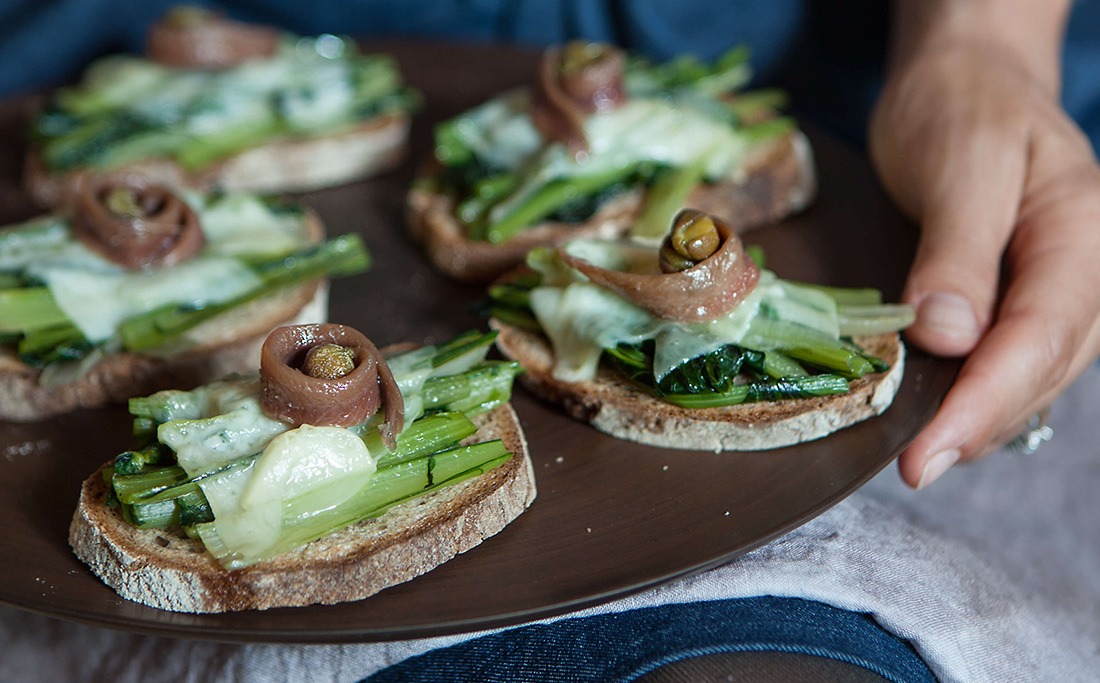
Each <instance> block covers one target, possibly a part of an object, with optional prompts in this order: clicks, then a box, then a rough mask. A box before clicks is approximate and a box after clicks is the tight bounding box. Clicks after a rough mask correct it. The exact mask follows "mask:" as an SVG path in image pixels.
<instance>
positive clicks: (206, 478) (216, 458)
mask: <svg viewBox="0 0 1100 683" xmlns="http://www.w3.org/2000/svg"><path fill="white" fill-rule="evenodd" d="M494 338H495V333H488V334H483V333H478V332H469V333H466V334H463V335H460V336H459V337H456V338H454V339H452V340H450V341H448V342H444V343H442V344H438V345H435V346H429V347H424V348H420V349H416V350H412V351H406V352H401V353H397V354H391V355H388V356H387V364H389V365H390V368H391V370H392V371H393V374H394V378H395V380H396V381H397V384H398V386H399V387H400V390H401V394H402V398H403V399H404V402H405V411H406V412H405V415H406V422H405V428H404V429H403V431H402V432H401V433H400V434H399V435H398V437H397V439H396V445H395V447H394V448H393V449H392V450H391V449H388V448H386V447H385V446H384V445H383V444H382V441H381V439H380V437H379V434H378V430H377V425H378V424H379V421H380V419H381V418H380V414H378V413H376V414H375V415H373V416H370V417H369V418H368V419H367V420H366V421H365V422H363V423H361V424H358V425H354V426H352V427H348V428H347V430H348V432H350V433H351V434H354V435H355V436H357V437H358V438H359V439H362V441H363V445H364V446H365V447H366V449H367V450H368V451H369V452H370V454H371V455H372V457H373V458H374V461H375V462H374V464H375V466H376V469H374V470H373V473H372V474H370V475H369V476H368V477H367V478H366V479H365V480H364V481H360V479H362V477H359V476H358V474H357V473H356V472H354V471H352V472H347V473H342V472H335V473H329V474H328V475H327V476H318V477H316V480H315V481H312V482H309V485H308V486H305V487H304V488H302V487H300V486H299V488H298V489H296V490H295V491H293V492H291V493H288V494H286V495H285V496H284V497H282V498H281V499H279V501H278V505H277V506H276V507H277V509H278V510H280V512H278V517H279V519H278V520H277V521H276V522H275V523H274V527H275V529H276V531H277V533H275V534H274V535H272V536H271V537H270V538H269V540H268V542H267V543H265V544H264V545H263V548H262V549H260V550H256V549H255V548H253V549H251V550H247V549H244V547H243V546H241V545H240V544H235V543H234V541H233V540H232V537H233V534H234V533H235V529H233V528H230V529H229V531H226V530H225V529H224V528H222V527H221V526H219V519H218V516H217V513H216V510H217V509H219V506H220V507H221V508H222V509H225V507H226V506H227V505H228V504H229V503H228V502H227V500H226V496H229V497H230V498H232V497H234V496H240V495H242V494H241V493H240V492H241V491H247V490H249V489H248V487H249V486H250V478H254V477H259V476H260V475H258V474H256V471H257V470H258V468H259V466H258V465H257V464H256V463H257V461H258V460H260V459H262V458H263V457H264V455H265V454H266V453H267V452H268V450H269V449H270V448H271V447H272V443H273V442H274V441H275V440H276V438H277V437H279V436H280V435H283V434H287V433H288V431H290V430H291V429H292V425H290V424H287V423H283V422H280V421H277V420H274V419H273V418H271V417H268V416H267V415H265V414H264V412H263V410H262V408H261V407H260V401H261V398H260V381H259V378H258V377H256V376H240V377H230V378H226V379H224V380H221V381H219V382H215V383H213V384H211V385H206V386H203V387H199V388H197V389H194V390H192V391H164V392H159V393H156V394H153V395H151V396H147V397H142V398H135V399H132V400H131V401H130V412H131V414H132V415H133V416H134V418H135V430H134V431H135V434H136V435H137V438H138V439H139V444H140V443H146V445H145V446H144V447H142V448H140V449H139V450H137V451H128V452H125V453H122V454H120V455H119V456H117V457H116V458H115V460H114V462H113V463H112V464H111V465H110V466H108V467H106V468H104V470H103V476H104V481H105V483H106V484H107V485H108V488H109V493H108V498H107V504H108V505H111V506H116V507H118V508H119V510H120V512H121V514H122V515H123V518H124V519H125V520H126V521H127V522H129V523H130V524H133V525H134V526H136V527H138V528H142V529H148V528H160V527H184V530H185V531H187V532H188V533H189V534H190V535H192V536H193V537H197V538H199V539H201V540H202V542H203V543H204V545H205V546H206V548H207V550H208V551H209V552H210V553H211V554H212V555H214V557H215V558H216V559H217V560H218V561H219V562H220V563H221V564H222V565H223V566H224V567H226V568H228V569H235V568H240V567H243V566H247V565H249V564H252V563H254V562H256V561H259V560H261V559H264V558H266V557H271V556H273V555H276V554H279V553H282V552H285V551H288V550H292V549H294V548H296V547H298V546H299V545H301V544H303V543H306V542H308V541H311V540H314V539H316V538H320V537H322V536H325V535H328V534H330V533H332V532H333V531H335V530H337V529H340V528H343V527H344V526H347V525H348V524H351V523H354V522H356V521H359V520H362V519H367V518H370V517H375V516H378V515H381V514H384V513H385V512H386V510H388V509H389V508H391V507H393V506H394V505H397V504H399V503H401V502H404V501H406V500H409V499H411V498H414V497H416V496H421V495H424V494H426V493H430V492H432V491H437V490H439V489H441V488H444V487H446V486H450V485H453V484H456V483H458V482H461V481H464V480H465V479H468V478H470V477H474V476H477V475H479V474H482V473H484V472H487V471H489V470H491V469H493V468H495V467H497V466H499V465H501V464H503V463H504V462H506V461H507V460H508V459H509V458H510V457H511V455H512V454H511V452H509V451H508V450H507V449H506V448H505V447H504V446H503V444H502V443H501V442H500V441H499V440H486V441H483V442H477V443H469V441H470V440H471V437H473V439H475V440H476V432H477V428H476V426H475V425H474V423H473V422H472V421H471V418H473V417H475V416H477V415H480V414H482V413H485V412H487V411H490V410H492V409H494V408H496V407H497V406H499V405H501V404H502V403H504V402H506V401H508V400H509V398H510V396H511V387H512V383H513V380H514V378H515V376H516V374H518V373H519V372H520V371H521V369H520V367H519V364H518V363H514V362H507V363H506V362H500V361H488V360H486V359H485V356H486V353H487V351H488V349H489V347H490V346H491V345H492V342H493V339H494ZM242 444H243V445H242ZM203 450H206V451H207V452H201V453H200V452H198V451H203ZM177 459H178V460H179V463H177ZM185 460H186V463H187V464H186V466H184V465H183V462H184V461H185ZM196 463H202V464H199V465H197V464H196ZM303 473H304V474H303V476H306V475H307V474H308V472H306V471H305V470H303ZM252 485H255V484H254V483H253V484H252ZM226 491H228V493H226ZM331 491H341V494H340V495H338V496H335V497H334V496H330V495H322V494H327V493H328V492H331ZM250 495H253V496H255V492H252V493H251V494H250ZM231 521H232V522H233V523H234V524H239V523H240V521H239V520H231ZM262 525H263V524H262V523H261V526H262ZM245 545H247V544H245Z"/></svg>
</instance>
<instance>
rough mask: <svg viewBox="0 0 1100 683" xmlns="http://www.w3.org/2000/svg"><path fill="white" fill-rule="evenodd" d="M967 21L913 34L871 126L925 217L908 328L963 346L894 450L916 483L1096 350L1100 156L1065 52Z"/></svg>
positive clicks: (953, 347)
mask: <svg viewBox="0 0 1100 683" xmlns="http://www.w3.org/2000/svg"><path fill="white" fill-rule="evenodd" d="M917 2H921V0H917ZM933 4H936V3H927V5H926V6H931V5H933ZM941 4H942V3H941ZM955 26H956V27H957V26H958V23H957V22H956V24H955ZM959 35H960V32H959V31H958V30H956V29H952V30H950V31H944V32H943V33H942V34H941V35H940V36H939V38H938V39H933V40H924V41H911V42H910V48H911V49H910V50H908V52H906V53H903V54H902V55H901V56H900V58H899V59H898V60H897V61H896V62H895V65H894V69H893V71H892V73H891V75H890V77H889V78H888V81H887V85H886V88H885V90H884V92H883V95H882V97H881V99H880V101H879V103H878V105H877V107H876V109H875V112H874V114H873V116H872V121H871V127H870V131H869V134H870V139H869V142H870V151H871V157H872V160H873V162H874V164H875V167H876V169H877V171H878V173H879V176H880V178H881V179H882V181H883V183H884V185H885V187H886V189H887V191H888V192H889V193H890V194H891V195H892V196H893V198H894V199H895V201H897V202H898V204H899V205H900V206H901V208H902V209H903V210H904V211H905V212H906V213H908V214H909V215H910V216H911V217H913V218H914V219H915V220H916V221H917V222H918V223H919V224H920V228H921V237H920V241H919V245H918V248H917V253H916V257H915V259H914V263H913V266H912V269H911V270H910V273H909V278H908V281H907V284H906V286H905V290H904V293H903V299H904V300H905V301H908V302H910V303H912V304H914V305H915V306H916V308H917V321H916V323H915V324H914V325H913V326H912V327H911V328H910V329H909V330H908V332H907V335H908V338H909V340H910V341H912V342H913V343H914V344H916V345H917V346H920V347H922V348H924V349H925V350H927V351H929V352H931V353H933V354H937V355H943V356H964V355H965V356H968V357H967V359H966V361H965V363H964V364H963V366H962V368H961V370H960V372H959V375H958V377H957V379H956V381H955V384H954V385H953V386H952V387H951V389H950V390H949V392H948V393H947V395H946V397H945V398H944V401H943V404H942V405H941V406H940V409H939V411H938V412H937V413H936V415H935V416H934V418H933V419H932V421H931V422H930V423H929V424H928V425H927V426H926V427H925V428H924V430H923V431H921V433H920V434H919V435H918V436H917V437H916V439H915V440H914V441H913V442H912V443H911V444H910V445H909V447H908V448H906V450H905V451H904V452H903V453H902V454H901V456H900V458H899V461H898V464H899V469H900V472H901V476H902V478H903V479H904V480H905V481H906V482H907V483H908V484H909V485H911V486H914V487H916V488H921V487H923V486H926V485H927V484H929V483H930V482H931V481H933V480H934V479H936V478H937V477H938V476H940V475H941V474H942V473H943V472H944V471H945V470H947V469H948V468H950V467H951V466H952V465H954V464H955V463H956V462H959V461H965V460H970V459H973V458H977V457H981V456H983V455H985V454H987V453H988V452H990V451H991V450H992V449H993V448H995V447H996V446H997V445H998V444H1001V443H1004V442H1005V441H1007V440H1008V439H1009V438H1011V437H1012V436H1013V435H1014V434H1016V433H1017V432H1018V431H1019V430H1020V427H1021V426H1022V424H1023V423H1024V422H1025V421H1026V420H1027V419H1028V418H1029V417H1031V416H1033V415H1034V414H1036V413H1037V412H1038V411H1039V410H1041V409H1043V408H1044V407H1046V406H1048V405H1049V404H1050V402H1051V401H1053V400H1054V398H1055V397H1056V396H1057V395H1058V394H1059V393H1061V392H1062V391H1063V390H1064V389H1065V388H1066V387H1067V386H1068V385H1069V384H1070V383H1071V382H1072V381H1073V380H1074V379H1075V378H1076V377H1077V376H1078V375H1079V374H1080V373H1081V372H1082V371H1083V370H1084V369H1085V368H1086V367H1088V365H1089V364H1090V363H1092V362H1093V361H1094V360H1095V359H1096V357H1097V355H1098V354H1100V167H1098V166H1097V163H1096V159H1095V157H1094V156H1093V153H1092V150H1091V147H1090V145H1089V142H1088V139H1087V138H1086V137H1085V136H1084V135H1083V134H1082V132H1081V131H1080V130H1079V129H1078V128H1077V127H1076V125H1075V124H1074V123H1073V122H1072V121H1071V120H1070V119H1069V118H1068V117H1067V116H1066V114H1065V113H1064V112H1063V111H1062V109H1061V107H1060V105H1059V103H1058V87H1057V82H1058V78H1059V76H1058V69H1057V66H1056V65H1054V66H1053V68H1051V64H1050V63H1049V60H1046V61H1044V59H1043V58H1042V56H1040V57H1039V58H1034V57H1036V53H1035V52H1034V51H1033V52H1031V53H1028V52H1027V51H1021V50H1018V49H1016V47H1017V46H1012V45H1005V44H1004V42H1003V41H1000V40H989V41H985V40H980V39H979V40H975V39H973V37H974V35H973V34H969V35H968V36H967V37H966V38H965V39H957V38H958V37H959ZM914 43H916V46H915V47H914ZM1050 52H1051V53H1052V54H1055V55H1056V54H1057V50H1051V51H1050ZM1052 76H1053V78H1052Z"/></svg>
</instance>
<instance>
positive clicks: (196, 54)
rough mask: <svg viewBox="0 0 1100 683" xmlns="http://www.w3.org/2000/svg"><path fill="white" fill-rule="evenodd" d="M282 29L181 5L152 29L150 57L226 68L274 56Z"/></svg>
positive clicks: (148, 40)
mask: <svg viewBox="0 0 1100 683" xmlns="http://www.w3.org/2000/svg"><path fill="white" fill-rule="evenodd" d="M279 37H280V34H279V30H278V29H276V28H274V27H272V26H263V25H257V24H245V23H242V22H239V21H233V20H231V19H227V18H225V17H224V16H222V15H221V14H220V13H218V12H211V11H210V10H205V9H202V8H200V7H180V8H177V9H175V10H173V11H171V12H169V13H168V14H167V15H165V16H164V17H163V18H162V19H161V20H160V21H158V22H157V23H155V24H154V25H153V26H152V28H150V29H149V34H148V36H146V45H145V53H146V55H147V56H148V57H149V59H151V60H153V61H154V62H158V63H160V64H163V65H165V66H171V67H177V68H207V69H209V68H227V67H231V66H236V65H238V64H241V63H243V62H246V61H248V60H250V59H260V58H263V57H271V56H272V55H274V54H275V52H276V50H278V48H279Z"/></svg>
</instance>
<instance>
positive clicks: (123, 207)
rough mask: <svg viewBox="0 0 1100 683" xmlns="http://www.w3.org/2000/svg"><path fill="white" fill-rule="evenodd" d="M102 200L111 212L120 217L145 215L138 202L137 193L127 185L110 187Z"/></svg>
mask: <svg viewBox="0 0 1100 683" xmlns="http://www.w3.org/2000/svg"><path fill="white" fill-rule="evenodd" d="M103 202H104V204H106V205H107V209H108V210H109V211H110V212H111V213H113V214H115V215H116V216H121V217H122V218H140V217H141V216H143V215H145V212H144V211H142V209H141V205H140V204H139V203H138V196H137V193H136V192H134V190H133V189H132V188H129V187H114V188H111V189H110V190H109V191H108V192H107V196H106V197H104V198H103Z"/></svg>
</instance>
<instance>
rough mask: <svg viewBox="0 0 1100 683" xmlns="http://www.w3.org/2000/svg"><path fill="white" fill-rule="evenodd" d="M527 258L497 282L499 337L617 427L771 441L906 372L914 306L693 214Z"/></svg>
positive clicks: (804, 435) (887, 398) (850, 408)
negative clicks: (778, 271) (848, 284)
mask: <svg viewBox="0 0 1100 683" xmlns="http://www.w3.org/2000/svg"><path fill="white" fill-rule="evenodd" d="M758 258H762V257H760V256H759V255H758ZM527 262H528V266H529V267H530V270H525V271H521V272H516V273H513V274H512V275H510V276H507V277H506V278H504V279H503V280H502V281H500V282H499V283H498V284H496V285H494V286H493V287H492V288H491V289H490V296H491V299H492V308H491V315H492V320H491V325H492V326H493V327H494V328H496V329H498V330H499V331H500V336H499V337H498V339H497V345H498V347H499V348H500V350H501V352H502V353H503V354H504V355H505V356H506V357H509V358H513V359H516V360H518V361H519V362H520V363H521V364H522V365H523V367H524V369H525V370H526V372H525V374H524V375H523V376H522V378H521V380H522V381H523V382H524V383H525V385H526V386H528V387H529V388H531V389H532V390H533V391H534V392H535V393H536V394H539V395H541V396H542V397H544V398H546V399H548V400H551V401H554V402H557V403H560V404H562V405H563V406H564V407H565V409H566V410H567V411H568V412H569V413H570V414H571V415H573V416H574V417H576V418H578V419H581V420H586V421H588V422H590V423H592V425H593V426H595V427H596V428H597V429H599V430H601V431H604V432H606V433H608V434H611V435H613V436H617V437H620V438H623V439H628V440H631V441H638V442H641V443H645V444H650V445H655V446H663V447H668V448H684V449H695V450H714V451H720V450H761V449H768V448H777V447H780V446H787V445H791V444H795V443H799V442H802V441H808V440H811V439H816V438H820V437H823V436H825V435H827V434H830V433H832V432H833V431H835V430H837V429H840V428H842V427H845V426H848V425H850V424H853V423H855V422H858V421H860V420H864V419H866V418H868V417H871V416H873V415H876V414H879V413H881V412H882V411H884V410H885V409H886V408H887V407H888V406H889V405H890V403H891V401H892V400H893V397H894V395H895V393H896V392H897V389H898V386H899V385H900V383H901V378H902V372H903V366H904V356H905V353H904V352H905V349H904V347H903V346H902V343H901V341H900V340H899V338H898V334H897V331H898V330H900V329H902V328H904V327H906V326H907V325H909V324H910V323H911V322H912V320H913V316H914V313H913V310H912V308H911V307H910V306H907V305H895V304H883V303H882V299H881V294H880V293H879V292H878V291H877V290H873V289H837V288H832V287H823V286H815V285H809V284H799V283H794V282H789V281H786V280H781V279H779V278H778V277H777V276H776V275H775V274H774V273H772V272H771V271H768V270H765V269H763V268H762V267H760V266H759V265H758V264H757V263H756V261H755V260H754V259H752V258H750V257H748V256H747V254H746V251H745V250H744V248H743V246H742V243H741V241H740V239H738V237H737V236H736V235H735V234H734V233H733V231H732V230H731V229H730V227H729V226H728V225H726V224H725V223H723V222H722V221H721V220H719V219H717V218H713V217H710V216H708V215H706V214H703V213H700V212H697V211H693V210H685V211H684V212H682V213H681V214H680V215H678V216H677V217H676V220H675V223H674V225H673V228H672V231H671V232H670V233H669V235H668V236H667V237H666V239H665V240H664V242H663V243H662V244H661V245H660V247H656V246H644V245H638V244H633V243H629V242H625V241H603V240H592V239H578V240H574V241H571V242H569V243H567V244H566V245H565V246H563V247H561V248H559V249H552V248H539V249H536V250H534V251H532V252H531V254H530V256H529V257H528V260H527Z"/></svg>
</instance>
